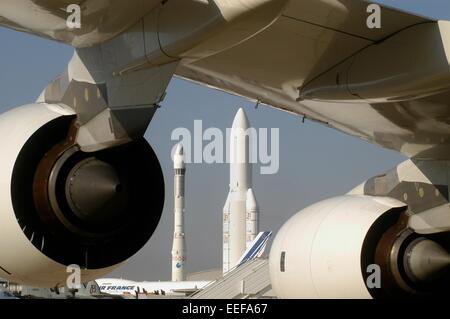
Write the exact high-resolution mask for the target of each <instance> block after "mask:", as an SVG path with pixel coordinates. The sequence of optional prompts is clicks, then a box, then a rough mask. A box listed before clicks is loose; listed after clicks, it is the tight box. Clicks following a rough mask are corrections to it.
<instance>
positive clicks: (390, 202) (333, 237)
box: [269, 195, 450, 299]
mask: <svg viewBox="0 0 450 319" xmlns="http://www.w3.org/2000/svg"><path fill="white" fill-rule="evenodd" d="M408 215H409V214H408V210H407V207H406V205H405V204H404V203H402V202H400V201H398V200H395V199H391V198H388V197H375V196H364V195H347V196H342V197H336V198H332V199H328V200H325V201H322V202H320V203H317V204H314V205H312V206H310V207H308V208H306V209H304V210H302V211H301V212H299V213H298V214H296V215H294V216H293V217H292V218H291V219H290V220H288V221H287V222H286V223H285V224H284V226H283V227H282V228H281V229H280V231H279V232H278V234H277V236H276V238H275V240H274V242H273V245H272V248H271V252H270V257H269V262H270V277H271V282H272V288H273V289H274V291H275V293H276V295H277V296H278V297H280V298H307V299H311V298H314V299H315V298H327V299H329V298H333V299H336V298H339V299H341V298H355V299H361V298H383V297H396V296H401V297H406V296H408V297H410V296H431V295H433V294H442V292H443V291H446V290H448V285H449V283H450V281H449V265H450V255H449V254H448V248H449V241H448V239H449V236H448V234H441V235H439V237H423V236H421V235H419V234H416V233H414V232H413V231H412V230H411V229H409V228H408V226H407V225H408V224H407V221H408ZM446 293H448V292H446Z"/></svg>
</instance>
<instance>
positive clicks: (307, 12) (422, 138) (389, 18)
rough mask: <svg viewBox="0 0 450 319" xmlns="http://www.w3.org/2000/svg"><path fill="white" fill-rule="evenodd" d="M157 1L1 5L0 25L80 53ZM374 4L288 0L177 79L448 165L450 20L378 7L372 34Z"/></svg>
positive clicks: (187, 65) (188, 64)
mask: <svg viewBox="0 0 450 319" xmlns="http://www.w3.org/2000/svg"><path fill="white" fill-rule="evenodd" d="M69 2H70V3H74V2H75V3H78V4H80V5H81V6H82V7H83V14H84V15H85V16H83V19H84V20H83V21H84V22H83V24H82V28H81V29H79V30H67V28H66V24H65V23H66V20H65V19H66V17H67V12H65V11H64V8H65V6H66V5H68V3H69ZM159 3H160V1H157V0H154V1H152V0H149V1H144V0H133V1H131V2H129V1H128V2H127V3H126V4H125V2H124V1H119V0H111V1H95V0H86V1H73V0H70V1H69V0H3V1H1V2H0V25H3V26H7V27H10V28H14V29H17V30H20V31H25V32H29V33H32V34H37V35H40V36H43V37H47V38H51V39H55V40H57V41H61V42H64V43H67V44H71V45H73V46H75V47H78V48H80V47H85V46H91V45H94V44H97V43H100V42H104V41H106V40H108V39H111V38H114V37H115V36H117V35H118V34H120V33H122V32H123V31H125V30H127V29H128V28H130V26H132V25H133V24H134V25H135V26H136V22H137V21H139V19H141V18H142V17H144V15H146V13H148V12H149V11H151V9H152V8H154V7H155V6H156V5H158V4H159ZM169 3H170V1H169ZM368 5H369V3H368V2H365V1H362V0H295V1H294V0H291V1H287V5H286V7H285V8H284V10H283V11H282V13H281V15H280V16H279V18H278V19H277V20H276V21H275V22H274V23H272V24H271V25H270V26H269V27H267V28H265V29H264V30H263V31H261V32H259V33H257V34H256V35H255V36H253V37H250V38H248V39H246V40H245V41H242V42H240V43H239V44H238V45H234V46H232V47H231V48H228V49H226V50H223V51H220V52H218V53H217V54H212V55H207V56H205V57H203V58H199V59H193V60H192V59H182V60H181V62H180V63H179V65H178V69H177V70H176V75H178V76H179V77H182V78H185V79H188V80H191V81H195V82H198V83H201V84H202V85H207V86H210V87H214V88H217V89H220V90H223V91H226V92H229V93H232V94H236V95H240V96H244V97H246V98H249V99H251V100H254V101H259V102H261V103H264V104H267V105H271V106H273V107H275V108H278V109H281V110H285V111H288V112H291V113H294V114H298V115H300V116H302V117H304V118H307V119H311V120H314V121H318V122H320V123H323V124H325V125H328V126H330V127H333V128H336V129H338V130H341V131H343V132H346V133H348V134H351V135H354V136H357V137H359V138H362V139H364V140H367V141H369V142H372V143H377V144H379V145H381V146H383V147H386V148H390V149H394V150H396V151H399V152H402V153H403V154H405V155H407V156H409V157H415V158H433V159H447V158H450V142H448V141H450V133H449V132H450V127H449V124H448V123H447V118H449V117H450V114H449V111H448V101H449V100H450V93H449V92H450V87H449V83H450V67H449V63H448V61H449V60H450V48H449V47H448V45H447V43H450V40H448V39H450V23H446V22H442V21H434V20H433V19H429V18H425V17H420V16H418V15H415V14H411V13H406V12H401V11H399V10H396V9H392V8H388V7H385V6H382V7H381V8H382V10H381V25H380V28H370V27H369V26H368V24H367V19H368V17H369V16H370V13H369V12H368V10H367V9H368ZM118 12H120V14H117V13H118ZM148 57H149V55H147V58H148Z"/></svg>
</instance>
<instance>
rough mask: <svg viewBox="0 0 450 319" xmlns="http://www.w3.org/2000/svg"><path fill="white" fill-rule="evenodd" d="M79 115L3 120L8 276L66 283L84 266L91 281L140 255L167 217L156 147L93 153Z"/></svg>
mask: <svg viewBox="0 0 450 319" xmlns="http://www.w3.org/2000/svg"><path fill="white" fill-rule="evenodd" d="M74 120H75V114H73V112H72V111H71V110H70V109H65V108H64V107H62V106H59V105H49V104H31V105H27V106H24V107H20V108H17V109H14V110H12V111H9V112H7V113H5V114H3V115H1V116H0V149H1V150H2V159H1V164H2V165H1V167H0V252H1V253H0V277H3V278H5V279H7V280H10V281H12V282H16V283H19V284H24V285H29V286H37V287H50V288H52V287H57V286H65V285H66V279H67V276H68V275H69V274H68V273H67V266H68V265H73V264H76V265H79V266H80V268H81V282H88V281H90V280H92V279H95V278H98V277H99V276H102V275H104V274H106V273H108V272H110V271H112V270H113V269H114V268H115V267H117V266H118V265H120V264H121V263H122V262H123V261H125V260H127V259H128V258H129V257H131V256H132V255H134V254H135V253H136V252H137V251H138V250H139V249H140V248H142V247H143V246H144V245H145V243H146V242H147V241H148V240H149V238H150V237H151V235H152V234H153V232H154V230H155V228H156V226H157V224H158V222H159V219H160V216H161V213H162V209H163V204H164V180H163V174H162V170H161V167H160V165H159V161H158V159H157V157H156V155H155V153H154V152H153V150H152V148H151V147H150V145H149V144H148V143H147V142H146V141H145V140H144V139H141V140H137V141H135V142H132V143H129V144H127V145H123V146H119V147H115V148H113V149H108V150H104V151H101V152H95V153H84V152H82V151H81V150H80V149H79V148H78V147H77V145H75V144H73V141H74V140H75V139H74V137H73V136H72V135H71V134H72V133H74V134H76V125H74V123H75V122H74ZM74 127H75V129H74ZM71 131H72V133H71Z"/></svg>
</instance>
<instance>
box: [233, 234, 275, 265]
mask: <svg viewBox="0 0 450 319" xmlns="http://www.w3.org/2000/svg"><path fill="white" fill-rule="evenodd" d="M270 236H272V232H271V231H265V232H260V233H259V234H258V236H256V238H255V239H254V240H253V242H252V243H251V244H250V246H249V247H248V248H247V250H246V251H245V252H244V254H243V255H242V257H241V258H240V259H239V261H238V262H237V265H236V268H237V267H239V266H241V265H243V264H245V263H246V262H248V261H250V260H253V259H256V258H259V257H261V256H262V255H263V254H264V250H265V249H266V246H267V242H268V241H269V239H270Z"/></svg>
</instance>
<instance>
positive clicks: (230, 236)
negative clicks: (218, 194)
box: [223, 109, 259, 274]
mask: <svg viewBox="0 0 450 319" xmlns="http://www.w3.org/2000/svg"><path fill="white" fill-rule="evenodd" d="M249 127H250V126H249V123H248V120H247V116H246V115H245V112H244V110H243V109H239V111H238V112H237V114H236V116H235V118H234V121H233V126H232V128H231V135H230V192H229V193H228V197H227V201H226V203H225V206H224V208H223V273H224V274H225V273H227V272H228V271H229V270H230V269H232V268H234V267H235V266H236V265H237V262H238V261H239V258H241V256H242V254H243V253H244V252H245V250H246V248H247V246H248V245H249V244H250V243H251V242H252V241H253V240H254V239H255V237H256V236H257V235H258V232H259V230H258V228H259V226H258V215H259V212H258V204H257V202H256V198H255V194H254V193H253V191H252V189H251V187H252V166H251V163H250V139H249V136H250V135H249V134H248V129H249Z"/></svg>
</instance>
